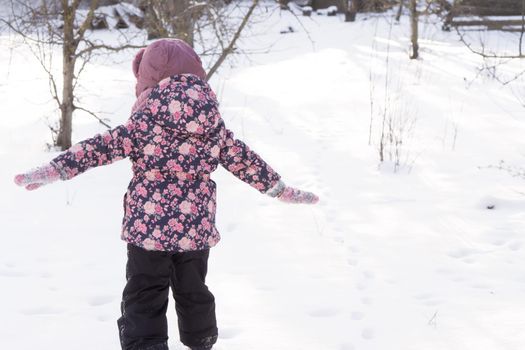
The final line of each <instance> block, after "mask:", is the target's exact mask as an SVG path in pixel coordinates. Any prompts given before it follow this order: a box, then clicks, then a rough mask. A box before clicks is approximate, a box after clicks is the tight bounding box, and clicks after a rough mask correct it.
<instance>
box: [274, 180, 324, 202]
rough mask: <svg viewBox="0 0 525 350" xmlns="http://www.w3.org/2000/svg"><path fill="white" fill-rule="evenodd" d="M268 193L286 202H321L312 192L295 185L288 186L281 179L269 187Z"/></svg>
mask: <svg viewBox="0 0 525 350" xmlns="http://www.w3.org/2000/svg"><path fill="white" fill-rule="evenodd" d="M266 194H267V195H269V196H270V197H274V198H277V199H279V200H280V201H282V202H285V203H303V204H315V203H317V202H319V197H317V196H316V195H315V194H313V193H312V192H306V191H302V190H299V189H297V188H294V187H290V186H286V184H285V183H284V182H282V181H281V180H279V182H278V183H277V184H275V186H273V187H272V188H271V189H269V190H268V192H266Z"/></svg>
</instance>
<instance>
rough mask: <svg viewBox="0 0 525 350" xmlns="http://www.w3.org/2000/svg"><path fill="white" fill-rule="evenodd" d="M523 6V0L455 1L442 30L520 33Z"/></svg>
mask: <svg viewBox="0 0 525 350" xmlns="http://www.w3.org/2000/svg"><path fill="white" fill-rule="evenodd" d="M524 6H525V5H524V1H523V0H456V1H454V3H453V4H452V6H451V8H450V11H449V14H448V15H447V18H446V20H445V23H444V25H443V28H444V29H447V30H449V29H450V28H451V27H456V28H458V27H463V28H464V29H465V30H469V29H470V30H502V31H509V32H521V31H522V30H523V27H524V25H525V23H524V21H523V14H524V13H525V8H524Z"/></svg>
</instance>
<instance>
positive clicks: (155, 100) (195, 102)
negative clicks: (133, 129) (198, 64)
mask: <svg viewBox="0 0 525 350" xmlns="http://www.w3.org/2000/svg"><path fill="white" fill-rule="evenodd" d="M218 105H219V104H218V102H217V98H216V96H215V93H214V92H213V91H212V89H211V87H210V86H209V85H208V83H207V82H206V81H204V80H202V79H201V78H199V77H198V76H196V75H193V74H179V75H174V76H171V77H168V78H166V79H163V80H162V81H160V82H159V84H158V85H157V86H155V88H154V89H153V90H152V91H151V93H150V94H149V96H148V99H147V102H146V104H145V109H148V110H149V111H150V112H151V118H152V120H153V121H154V123H155V124H157V125H160V126H161V127H163V128H167V129H171V130H172V131H174V132H176V133H177V134H179V135H186V136H188V135H189V136H191V135H194V136H202V135H205V134H209V132H210V131H212V130H213V129H215V128H216V127H217V125H218V122H219V119H220V114H219V110H218Z"/></svg>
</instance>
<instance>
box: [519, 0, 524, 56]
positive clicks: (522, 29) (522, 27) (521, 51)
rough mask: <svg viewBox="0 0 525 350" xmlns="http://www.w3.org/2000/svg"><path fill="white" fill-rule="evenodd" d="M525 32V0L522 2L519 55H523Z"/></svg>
mask: <svg viewBox="0 0 525 350" xmlns="http://www.w3.org/2000/svg"><path fill="white" fill-rule="evenodd" d="M524 34H525V0H522V2H521V33H520V43H519V46H520V47H519V55H520V56H523V35H524Z"/></svg>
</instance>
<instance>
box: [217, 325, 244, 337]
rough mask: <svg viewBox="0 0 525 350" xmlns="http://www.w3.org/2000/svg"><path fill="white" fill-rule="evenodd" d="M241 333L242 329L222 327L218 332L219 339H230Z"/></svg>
mask: <svg viewBox="0 0 525 350" xmlns="http://www.w3.org/2000/svg"><path fill="white" fill-rule="evenodd" d="M241 333H242V329H240V328H235V327H223V328H221V329H220V330H219V338H220V339H232V338H235V337H236V336H238V335H239V334H241Z"/></svg>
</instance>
